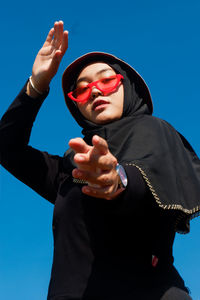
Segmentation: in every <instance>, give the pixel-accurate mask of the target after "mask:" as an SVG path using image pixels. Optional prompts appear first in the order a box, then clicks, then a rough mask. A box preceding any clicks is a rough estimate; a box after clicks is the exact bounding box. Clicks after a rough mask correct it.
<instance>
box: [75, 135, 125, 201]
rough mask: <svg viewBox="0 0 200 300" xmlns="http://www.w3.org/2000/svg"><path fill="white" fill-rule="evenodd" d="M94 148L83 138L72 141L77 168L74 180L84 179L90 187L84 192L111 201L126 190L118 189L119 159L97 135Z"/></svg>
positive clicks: (94, 138) (86, 187)
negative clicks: (117, 168)
mask: <svg viewBox="0 0 200 300" xmlns="http://www.w3.org/2000/svg"><path fill="white" fill-rule="evenodd" d="M92 144H93V146H89V145H88V144H87V143H85V141H84V140H83V139H81V138H75V139H71V140H70V142H69V146H70V147H71V148H72V149H73V150H74V151H75V153H76V154H75V156H74V161H75V163H76V165H77V168H76V169H74V170H73V172H72V175H73V177H74V178H78V179H83V180H86V181H87V182H88V185H86V186H83V188H82V192H83V193H85V194H87V195H89V196H93V197H96V198H104V199H106V200H111V199H114V198H115V197H117V196H118V195H119V194H120V193H121V192H122V191H123V190H124V189H123V188H121V189H118V183H119V179H118V174H117V172H116V169H115V168H116V165H117V159H116V158H115V157H114V156H113V155H112V154H111V152H110V151H109V148H108V144H107V142H106V141H105V140H104V139H103V138H101V137H99V136H97V135H95V136H93V138H92Z"/></svg>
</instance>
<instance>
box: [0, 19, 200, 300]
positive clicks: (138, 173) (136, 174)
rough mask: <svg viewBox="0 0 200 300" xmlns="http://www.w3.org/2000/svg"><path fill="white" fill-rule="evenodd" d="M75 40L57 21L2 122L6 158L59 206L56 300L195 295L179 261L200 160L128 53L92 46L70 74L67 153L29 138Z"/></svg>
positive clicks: (196, 205)
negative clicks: (164, 115) (176, 253)
mask: <svg viewBox="0 0 200 300" xmlns="http://www.w3.org/2000/svg"><path fill="white" fill-rule="evenodd" d="M67 47H68V32H67V31H63V22H62V21H59V22H55V24H54V28H52V29H51V30H50V32H49V34H48V36H47V39H46V41H45V43H44V45H43V47H42V48H41V49H40V51H39V53H38V55H37V57H36V59H35V62H34V65H33V69H32V76H31V77H30V78H29V80H28V81H27V82H26V84H25V86H24V87H23V89H22V90H21V92H20V93H19V95H18V96H17V97H16V99H15V100H14V102H13V103H12V104H11V105H10V107H9V108H8V110H7V111H6V112H5V114H4V115H3V117H2V119H1V123H0V151H1V156H0V157H1V164H2V165H3V167H4V168H5V169H7V170H8V171H9V172H11V173H12V174H13V175H14V176H16V177H17V178H18V179H19V180H21V181H22V182H24V183H25V184H26V185H28V186H29V187H31V188H32V189H33V190H35V191H36V192H37V193H39V194H40V195H41V196H43V197H44V198H45V199H47V200H48V201H50V202H51V203H53V204H54V216H53V234H54V255H53V265H52V271H51V279H50V284H49V289H48V296H47V299H48V300H58V299H60V300H61V299H63V300H64V299H66V300H67V299H68V300H69V299H70V300H72V299H73V300H75V299H77V300H78V299H79V300H80V299H83V300H107V299H109V300H111V299H118V300H124V299H125V300H129V299H137V300H138V299H141V300H144V299H153V300H158V299H161V300H167V299H170V300H173V299H174V300H175V299H181V300H183V299H191V297H190V296H189V290H188V288H187V287H186V286H185V284H184V281H183V279H182V278H181V276H180V274H179V273H178V271H177V270H176V269H175V267H174V265H173V253H172V248H173V241H174V237H175V233H176V232H185V233H187V232H189V221H190V219H191V218H193V217H195V216H197V214H198V212H199V210H200V201H199V197H198V196H199V193H200V161H199V159H198V157H197V155H196V154H195V152H194V150H193V149H192V147H191V146H190V144H189V143H188V142H187V140H186V139H185V138H184V137H183V136H182V135H181V134H179V133H178V132H177V131H176V130H175V129H174V128H173V127H172V126H171V125H170V124H168V123H167V122H166V121H163V120H161V119H159V118H156V117H154V116H152V112H153V105H152V99H151V95H150V92H149V90H148V87H147V85H146V84H145V82H144V80H143V79H142V78H141V76H140V75H139V74H138V73H137V72H136V71H135V70H134V69H133V68H132V67H131V66H130V65H128V64H127V63H126V62H124V61H123V60H121V59H119V58H117V57H115V56H113V55H111V54H108V53H103V52H91V53H88V54H85V55H83V56H82V57H80V58H78V59H77V60H75V61H74V62H73V63H72V64H70V65H69V66H68V67H67V68H66V70H65V71H64V73H63V77H62V86H63V92H64V97H65V101H66V104H67V107H68V108H69V110H70V112H71V114H72V116H73V117H74V118H75V120H76V121H77V123H78V124H79V125H80V126H81V127H82V129H83V130H82V134H83V137H82V138H72V139H71V140H70V141H69V149H68V150H67V151H66V152H65V154H64V155H63V157H61V156H58V155H50V154H49V153H47V152H43V151H39V150H37V149H35V148H33V147H31V146H30V145H29V137H30V134H31V129H32V126H33V122H34V120H35V118H36V115H37V113H38V111H39V109H40V107H41V105H42V103H43V101H44V99H45V98H46V97H47V95H48V92H49V85H50V82H51V80H52V78H53V77H54V76H55V74H56V72H57V70H58V67H59V64H60V61H61V59H62V57H63V55H64V54H65V52H66V50H67Z"/></svg>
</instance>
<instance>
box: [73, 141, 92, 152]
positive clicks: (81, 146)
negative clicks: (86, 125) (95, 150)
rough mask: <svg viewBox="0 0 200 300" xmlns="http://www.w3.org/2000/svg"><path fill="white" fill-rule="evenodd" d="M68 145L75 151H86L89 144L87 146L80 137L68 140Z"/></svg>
mask: <svg viewBox="0 0 200 300" xmlns="http://www.w3.org/2000/svg"><path fill="white" fill-rule="evenodd" d="M69 146H70V147H71V148H72V149H73V150H74V151H75V153H87V152H88V151H89V150H90V148H91V146H89V145H88V144H87V143H86V142H85V141H84V140H83V139H82V138H75V139H71V140H70V141H69Z"/></svg>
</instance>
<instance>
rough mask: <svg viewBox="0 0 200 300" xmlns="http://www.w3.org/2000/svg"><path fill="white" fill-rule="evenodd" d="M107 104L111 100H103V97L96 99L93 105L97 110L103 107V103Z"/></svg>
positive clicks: (93, 108)
mask: <svg viewBox="0 0 200 300" xmlns="http://www.w3.org/2000/svg"><path fill="white" fill-rule="evenodd" d="M105 104H109V102H108V101H106V100H102V99H100V100H95V101H94V103H93V105H92V110H96V109H98V108H100V107H101V106H102V107H103V105H105Z"/></svg>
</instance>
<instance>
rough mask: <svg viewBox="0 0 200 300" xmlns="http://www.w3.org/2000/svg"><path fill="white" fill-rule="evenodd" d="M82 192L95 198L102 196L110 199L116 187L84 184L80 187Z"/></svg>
mask: <svg viewBox="0 0 200 300" xmlns="http://www.w3.org/2000/svg"><path fill="white" fill-rule="evenodd" d="M82 192H83V193H84V194H86V195H88V196H91V197H95V198H103V199H107V200H110V199H112V196H113V195H114V194H115V192H116V187H114V186H106V187H103V188H100V187H94V186H88V185H85V186H83V187H82Z"/></svg>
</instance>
